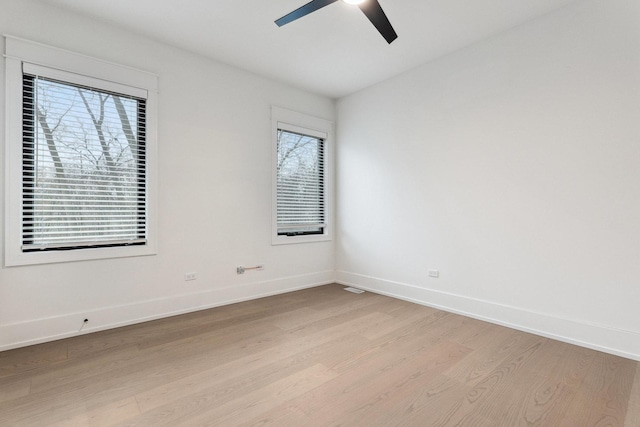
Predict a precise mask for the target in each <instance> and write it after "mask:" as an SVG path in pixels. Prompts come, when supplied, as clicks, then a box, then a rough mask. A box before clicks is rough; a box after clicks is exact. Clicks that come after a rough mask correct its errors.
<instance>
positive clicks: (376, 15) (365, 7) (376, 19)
mask: <svg viewBox="0 0 640 427" xmlns="http://www.w3.org/2000/svg"><path fill="white" fill-rule="evenodd" d="M358 7H359V8H360V10H362V11H363V12H364V14H365V15H367V18H369V21H371V23H372V24H373V25H374V27H376V28H377V29H378V31H379V32H380V34H382V37H384V38H385V40H386V41H387V43H389V44H391V42H392V41H394V40H395V39H397V38H398V35H397V34H396V32H395V30H394V29H393V27H392V26H391V22H389V19H388V18H387V15H385V13H384V10H382V6H380V3H378V0H368V1H366V2H364V3H362V4H359V5H358Z"/></svg>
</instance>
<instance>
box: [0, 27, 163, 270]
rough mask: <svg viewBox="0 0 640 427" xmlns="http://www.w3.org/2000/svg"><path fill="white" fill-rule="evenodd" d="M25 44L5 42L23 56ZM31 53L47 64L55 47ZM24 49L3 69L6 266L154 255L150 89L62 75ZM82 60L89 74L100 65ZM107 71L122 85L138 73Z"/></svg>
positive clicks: (67, 73) (70, 73) (72, 72)
mask: <svg viewBox="0 0 640 427" xmlns="http://www.w3.org/2000/svg"><path fill="white" fill-rule="evenodd" d="M24 44H25V42H24V41H22V40H14V39H10V38H8V39H7V50H8V51H10V50H17V51H21V48H23V47H24V46H23V45H24ZM37 47H38V48H39V50H40V52H39V53H40V54H44V55H43V56H44V57H45V59H46V53H47V52H50V51H51V50H52V49H53V48H47V47H42V46H41V45H39V46H37ZM25 52H26V56H27V58H15V57H13V56H11V57H10V58H9V59H8V64H7V74H8V83H7V85H8V87H7V92H8V99H7V107H8V108H7V109H8V120H7V127H8V128H10V130H8V132H7V144H8V148H10V150H8V151H9V152H10V155H9V156H8V157H9V158H8V159H7V161H8V162H10V164H9V163H8V165H7V166H8V169H11V171H10V173H9V177H8V183H10V188H9V190H10V191H8V193H11V194H12V195H13V196H9V198H8V203H7V213H8V215H7V217H8V219H7V229H8V231H10V232H9V233H8V234H9V239H7V248H6V250H7V252H6V253H7V262H6V264H7V265H19V264H30V263H41V262H59V261H70V260H81V259H94V258H105V257H113V256H132V255H146V254H150V253H153V252H154V251H155V249H154V248H153V230H152V227H151V226H150V219H151V218H152V217H153V212H151V206H152V205H151V204H150V199H151V198H152V193H151V191H150V188H151V187H152V182H151V181H152V179H150V177H151V178H152V173H151V172H152V170H153V167H152V158H153V149H152V147H153V141H152V139H151V140H150V138H149V137H150V136H152V135H153V132H149V130H152V128H153V126H152V124H151V123H153V121H152V120H149V118H150V114H149V113H150V111H149V108H148V106H149V99H150V96H149V93H150V91H149V90H148V89H146V88H141V87H136V86H130V85H128V84H123V83H120V82H116V81H113V80H111V79H110V80H104V79H103V78H98V77H94V76H93V75H87V74H80V73H78V72H77V71H78V70H75V69H72V70H69V69H68V68H67V69H64V70H62V69H60V68H58V66H59V65H60V64H52V65H51V66H49V64H47V65H46V66H43V65H40V64H41V63H42V62H41V60H39V61H37V62H38V64H36V63H35V62H36V61H34V62H31V61H30V59H31V58H28V56H29V54H30V53H29V52H28V51H25ZM55 53H56V54H61V55H63V56H64V55H74V54H71V53H70V52H65V51H56V52H55ZM8 56H9V55H8ZM81 58H82V60H84V63H85V64H86V65H87V66H88V67H87V68H91V66H92V65H99V66H100V67H101V68H102V69H104V66H105V65H104V63H102V62H101V63H99V64H97V63H96V64H92V62H94V61H97V60H93V59H89V58H86V57H81ZM76 59H77V57H76ZM109 66H111V67H114V68H116V69H117V70H118V71H120V72H122V71H124V73H123V74H124V79H125V83H127V82H126V75H127V74H128V73H132V74H133V76H134V78H135V77H136V75H137V73H136V72H135V71H131V70H123V69H122V68H120V67H119V66H116V65H114V64H109ZM107 68H109V67H107ZM79 71H81V72H86V71H90V70H88V69H85V70H79ZM18 72H19V73H20V76H19V77H20V78H19V79H18V78H17V77H18V76H17V75H16V74H17V73H18ZM127 72H128V73H127ZM101 77H102V76H101ZM115 77H117V76H115ZM121 78H122V76H121ZM18 94H19V95H20V97H19V99H18ZM18 102H19V104H17V103H18ZM151 104H153V101H152V102H151ZM18 105H19V106H20V109H19V110H18V109H17V108H16V107H17V106H18ZM151 111H155V109H154V108H153V105H152V108H151ZM16 112H19V114H15V113H16ZM16 116H19V118H20V126H16V125H17V123H18V120H17V118H18V117H16ZM150 147H151V149H150ZM17 158H20V162H19V164H20V170H19V172H18V170H17V169H18V168H17V167H16V162H15V160H16V159H17ZM16 186H17V187H18V188H16ZM16 190H17V191H16ZM15 195H18V197H16V196H15Z"/></svg>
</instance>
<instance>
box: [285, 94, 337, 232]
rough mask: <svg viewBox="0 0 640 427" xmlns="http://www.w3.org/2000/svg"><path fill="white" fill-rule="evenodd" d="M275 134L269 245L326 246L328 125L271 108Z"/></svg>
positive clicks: (327, 221) (297, 114)
mask: <svg viewBox="0 0 640 427" xmlns="http://www.w3.org/2000/svg"><path fill="white" fill-rule="evenodd" d="M287 119H288V120H287ZM274 131H275V154H274V159H275V162H274V163H275V165H274V172H275V173H274V207H275V209H274V238H273V243H299V242H310V241H316V240H328V239H329V238H330V235H329V217H330V215H329V209H328V208H329V205H330V203H329V199H328V195H329V192H328V191H327V190H328V187H329V180H328V176H329V173H328V170H329V168H328V161H327V155H328V152H329V151H330V150H329V138H330V131H331V126H330V123H329V122H326V121H324V120H321V119H316V118H313V117H309V116H306V115H302V114H299V113H294V112H290V111H287V110H282V109H276V108H275V107H274Z"/></svg>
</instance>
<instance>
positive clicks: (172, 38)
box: [41, 0, 577, 98]
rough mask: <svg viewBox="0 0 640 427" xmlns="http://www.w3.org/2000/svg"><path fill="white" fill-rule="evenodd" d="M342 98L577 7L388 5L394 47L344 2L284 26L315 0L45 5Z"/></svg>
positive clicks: (394, 0) (472, 2)
mask: <svg viewBox="0 0 640 427" xmlns="http://www.w3.org/2000/svg"><path fill="white" fill-rule="evenodd" d="M41 1H43V2H46V3H50V4H53V5H57V6H60V7H63V8H67V9H70V10H73V11H76V12H78V13H81V14H85V15H89V16H92V17H94V18H96V19H100V20H103V21H107V22H110V23H114V24H116V25H119V26H121V27H124V28H127V29H129V30H131V31H135V32H137V33H140V34H143V35H146V36H149V37H152V38H154V39H157V40H160V41H162V42H165V43H168V44H171V45H173V46H177V47H180V48H183V49H187V50H189V51H192V52H196V53H199V54H202V55H205V56H208V57H211V58H214V59H216V60H219V61H222V62H225V63H228V64H231V65H234V66H237V67H239V68H242V69H245V70H249V71H252V72H255V73H257V74H261V75H264V76H267V77H271V78H274V79H277V80H280V81H285V82H287V83H289V84H292V85H294V86H297V87H300V88H303V89H307V90H310V91H312V92H316V93H319V94H322V95H326V96H329V97H332V98H339V97H341V96H344V95H347V94H350V93H353V92H355V91H357V90H359V89H362V88H365V87H367V86H370V85H372V84H375V83H377V82H379V81H382V80H384V79H387V78H389V77H391V76H394V75H396V74H399V73H401V72H403V71H407V70H409V69H411V68H414V67H416V66H418V65H420V64H423V63H425V62H428V61H430V60H432V59H434V58H437V57H439V56H442V55H444V54H446V53H449V52H452V51H455V50H457V49H460V48H462V47H464V46H467V45H469V44H472V43H474V42H477V41H479V40H482V39H485V38H487V37H490V36H491V35H494V34H497V33H500V32H502V31H505V30H507V29H509V28H512V27H515V26H517V25H519V24H522V23H524V22H526V21H529V20H531V19H534V18H536V17H538V16H541V15H543V14H546V13H549V12H551V11H553V10H555V9H557V8H560V7H562V6H564V5H566V4H568V3H572V2H574V1H577V0H379V2H380V4H381V5H382V7H383V9H384V11H385V12H386V14H387V16H388V18H389V20H390V21H391V23H392V25H393V26H394V28H395V30H396V32H397V33H398V39H397V40H396V41H394V42H393V43H392V44H391V45H388V44H387V42H386V41H385V40H384V39H383V38H382V36H380V34H379V33H378V32H377V30H376V29H375V28H374V27H373V25H371V23H370V22H369V21H368V20H367V18H366V17H365V16H364V14H363V13H362V12H361V11H360V10H359V9H358V8H357V7H354V6H350V5H347V4H345V3H343V2H341V1H339V2H336V3H334V4H331V5H329V6H327V7H325V8H323V9H320V10H318V11H316V12H314V13H312V14H310V15H308V16H306V17H303V18H301V19H299V20H298V21H295V22H292V23H290V24H288V25H285V26H284V27H281V28H279V27H278V26H276V25H275V24H274V22H273V21H274V20H276V19H278V18H280V17H281V16H283V15H285V14H287V13H289V12H291V11H292V10H294V9H296V8H298V7H300V6H302V5H303V4H305V3H306V2H307V1H308V0H41Z"/></svg>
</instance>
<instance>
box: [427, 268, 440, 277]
mask: <svg viewBox="0 0 640 427" xmlns="http://www.w3.org/2000/svg"><path fill="white" fill-rule="evenodd" d="M427 274H428V275H429V277H434V278H438V277H440V271H439V270H429V271H427Z"/></svg>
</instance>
